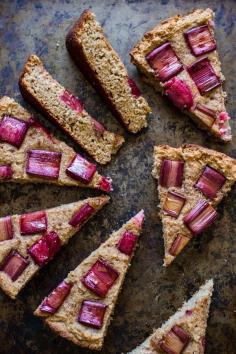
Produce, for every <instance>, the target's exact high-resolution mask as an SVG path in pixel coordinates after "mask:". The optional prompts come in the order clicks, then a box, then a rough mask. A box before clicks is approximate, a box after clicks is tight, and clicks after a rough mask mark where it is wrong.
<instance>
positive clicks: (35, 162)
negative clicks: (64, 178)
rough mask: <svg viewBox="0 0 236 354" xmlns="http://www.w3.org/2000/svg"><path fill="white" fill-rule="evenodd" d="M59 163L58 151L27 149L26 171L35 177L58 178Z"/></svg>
mask: <svg viewBox="0 0 236 354" xmlns="http://www.w3.org/2000/svg"><path fill="white" fill-rule="evenodd" d="M60 164H61V153H60V152H53V151H47V150H29V151H28V158H27V166H26V172H27V173H28V174H30V175H33V176H37V177H42V178H50V179H58V177H59V172H60Z"/></svg>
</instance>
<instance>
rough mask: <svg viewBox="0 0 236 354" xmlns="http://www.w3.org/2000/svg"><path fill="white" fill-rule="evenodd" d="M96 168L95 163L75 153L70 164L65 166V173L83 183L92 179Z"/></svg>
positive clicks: (87, 182)
mask: <svg viewBox="0 0 236 354" xmlns="http://www.w3.org/2000/svg"><path fill="white" fill-rule="evenodd" d="M96 169H97V168H96V165H94V164H93V163H91V162H89V161H87V160H85V159H84V158H83V157H82V156H80V155H79V154H77V155H76V156H75V157H74V159H73V161H72V162H71V164H70V166H68V167H67V169H66V173H67V175H68V176H70V177H72V178H74V179H76V180H78V181H80V182H82V183H84V184H89V182H91V180H92V179H93V176H94V174H95V172H96Z"/></svg>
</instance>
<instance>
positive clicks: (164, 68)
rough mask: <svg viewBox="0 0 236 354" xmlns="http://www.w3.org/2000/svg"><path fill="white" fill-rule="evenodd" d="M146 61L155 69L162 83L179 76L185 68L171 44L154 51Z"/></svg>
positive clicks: (163, 45)
mask: <svg viewBox="0 0 236 354" xmlns="http://www.w3.org/2000/svg"><path fill="white" fill-rule="evenodd" d="M146 60H147V61H148V63H149V65H150V66H151V67H152V68H153V70H154V71H155V73H156V75H157V76H158V77H159V79H160V81H167V80H169V79H171V78H172V77H173V76H175V75H176V74H178V73H179V72H180V71H181V70H182V69H183V66H182V64H181V63H180V61H179V59H178V58H177V56H176V54H175V52H174V51H173V49H172V48H171V45H170V43H169V42H166V43H164V44H162V45H161V46H159V47H157V48H155V49H154V50H152V51H151V52H150V53H149V54H148V55H147V56H146Z"/></svg>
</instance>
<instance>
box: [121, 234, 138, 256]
mask: <svg viewBox="0 0 236 354" xmlns="http://www.w3.org/2000/svg"><path fill="white" fill-rule="evenodd" d="M136 242H137V236H136V235H135V234H133V233H132V232H130V231H125V232H124V233H123V235H122V236H121V238H120V240H119V242H118V244H117V248H118V250H119V251H120V252H122V253H124V254H126V255H127V256H130V255H131V254H132V252H133V249H134V247H135V245H136Z"/></svg>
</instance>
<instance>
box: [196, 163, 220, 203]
mask: <svg viewBox="0 0 236 354" xmlns="http://www.w3.org/2000/svg"><path fill="white" fill-rule="evenodd" d="M225 181H226V178H225V176H223V175H222V174H221V173H220V172H218V171H216V170H215V169H214V168H212V167H209V166H206V167H205V169H204V171H203V173H202V175H201V177H200V178H199V180H198V181H197V183H196V187H197V188H198V189H199V190H200V191H201V192H202V193H203V194H204V195H205V196H207V197H208V198H210V199H214V198H215V197H216V196H217V193H218V192H219V190H220V189H221V188H222V187H223V185H224V184H225Z"/></svg>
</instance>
